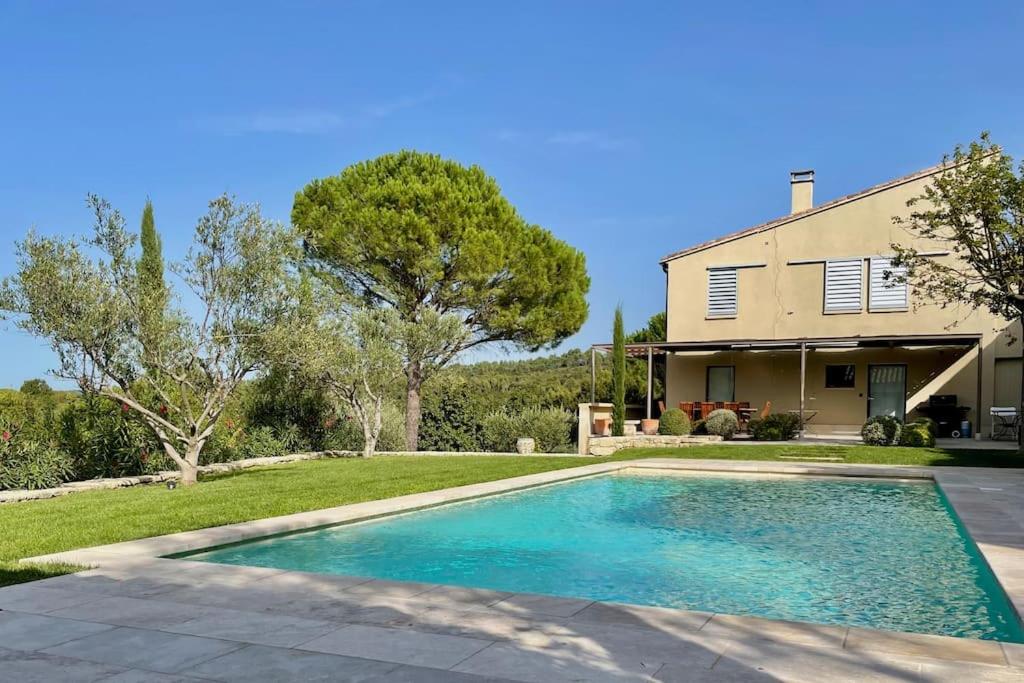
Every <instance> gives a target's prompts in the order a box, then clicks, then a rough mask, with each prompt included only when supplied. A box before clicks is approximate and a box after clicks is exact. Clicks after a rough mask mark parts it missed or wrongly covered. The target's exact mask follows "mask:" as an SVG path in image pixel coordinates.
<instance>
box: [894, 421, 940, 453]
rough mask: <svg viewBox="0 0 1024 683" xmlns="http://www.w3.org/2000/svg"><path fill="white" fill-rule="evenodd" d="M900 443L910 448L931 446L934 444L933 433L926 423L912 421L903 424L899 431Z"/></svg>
mask: <svg viewBox="0 0 1024 683" xmlns="http://www.w3.org/2000/svg"><path fill="white" fill-rule="evenodd" d="M900 445H901V446H910V447H911V448H931V447H932V446H934V445H935V435H933V434H932V432H931V430H929V429H928V425H926V424H924V423H921V422H912V423H910V424H908V425H904V426H903V430H902V431H901V432H900Z"/></svg>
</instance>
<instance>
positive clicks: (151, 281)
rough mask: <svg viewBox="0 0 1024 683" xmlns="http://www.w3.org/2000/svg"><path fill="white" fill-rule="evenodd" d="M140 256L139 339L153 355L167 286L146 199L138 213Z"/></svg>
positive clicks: (162, 258) (164, 309)
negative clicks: (143, 206) (140, 211)
mask: <svg viewBox="0 0 1024 683" xmlns="http://www.w3.org/2000/svg"><path fill="white" fill-rule="evenodd" d="M139 241H140V242H141V244H142V256H141V257H140V258H139V261H138V264H137V265H136V274H137V276H138V281H139V303H140V304H141V306H140V320H139V340H140V341H141V342H142V346H143V348H144V349H146V351H147V353H154V352H155V350H156V348H157V345H158V343H159V341H160V335H161V333H162V328H163V323H164V316H165V314H166V309H167V298H168V293H167V285H166V284H165V283H164V257H163V253H162V246H161V244H160V235H159V234H158V233H157V231H156V224H155V223H154V221H153V203H152V202H151V201H149V200H148V199H147V200H146V207H145V208H144V209H143V210H142V229H141V235H140V240H139Z"/></svg>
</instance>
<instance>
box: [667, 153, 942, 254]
mask: <svg viewBox="0 0 1024 683" xmlns="http://www.w3.org/2000/svg"><path fill="white" fill-rule="evenodd" d="M947 166H948V164H946V163H941V164H936V165H935V166H929V167H928V168H926V169H924V170H921V171H917V172H915V173H911V174H910V175H905V176H903V177H901V178H896V179H894V180H889V181H887V182H884V183H881V184H879V185H875V186H873V187H869V188H868V189H866V190H861V191H860V192H855V193H854V194H848V195H846V196H845V197H840V198H839V199H833V200H832V201H830V202H825V203H824V204H819V205H818V206H814V207H811V208H810V209H807V210H806V211H800V212H799V213H794V214H790V215H788V216H783V217H781V218H776V219H774V220H770V221H768V222H767V223H761V224H760V225H755V226H753V227H750V228H744V229H743V230H738V231H736V232H732V233H729V234H728V235H725V236H723V237H718V238H716V239H713V240H709V241H707V242H702V243H700V244H697V245H695V246H692V247H688V248H686V249H683V250H681V251H676V252H673V253H671V254H669V255H667V256H665V257H664V258H662V259H661V261H659V263H661V264H665V263H668V262H669V261H672V260H674V259H677V258H680V257H682V256H687V255H689V254H693V253H696V252H698V251H703V250H705V249H709V248H710V247H714V246H718V245H719V244H725V243H726V242H732V241H733V240H737V239H739V238H741V237H746V236H747V235H756V234H757V233H759V232H764V231H766V230H773V229H775V228H777V227H779V226H781V225H786V224H787V223H792V222H793V221H798V220H800V219H801V218H806V217H807V216H813V215H814V214H817V213H821V212H822V211H828V210H829V209H834V208H835V207H837V206H841V205H843V204H847V203H849V202H852V201H855V200H857V199H861V198H863V197H867V196H868V195H872V194H875V193H876V192H882V191H884V190H888V189H890V188H893V187H897V186H899V185H903V184H905V183H910V182H913V181H915V180H919V179H921V178H924V177H927V176H930V175H933V174H935V173H938V172H939V171H941V170H942V169H944V168H946V167H947Z"/></svg>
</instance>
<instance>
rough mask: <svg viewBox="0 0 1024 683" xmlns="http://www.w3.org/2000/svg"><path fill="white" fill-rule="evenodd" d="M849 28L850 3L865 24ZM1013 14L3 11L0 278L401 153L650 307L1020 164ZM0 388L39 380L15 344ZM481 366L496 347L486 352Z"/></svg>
mask: <svg viewBox="0 0 1024 683" xmlns="http://www.w3.org/2000/svg"><path fill="white" fill-rule="evenodd" d="M865 6H866V7H865ZM1022 31H1024V4H1022V3H1020V2H1019V1H1016V2H976V3H964V2H947V3H942V2H934V1H932V2H876V3H854V4H849V3H834V2H821V3H816V4H815V3H810V2H792V3H785V2H771V3H769V2H750V3H731V2H701V3H690V2H685V3H684V2H593V1H589V2H509V3H497V2H469V1H466V2H440V1H439V2H430V3H427V2H407V3H404V2H385V1H380V2H287V3H286V2H275V3H271V2H253V1H250V2H201V3H200V2H173V3H147V2H123V3H122V2H95V3H88V4H87V3H73V2H56V1H53V2H48V1H34V2H11V1H10V0H7V1H5V2H3V3H2V6H0V63H2V64H3V68H0V131H2V132H0V141H2V142H0V149H2V153H0V162H2V163H0V229H2V233H0V234H2V240H3V244H4V248H3V249H2V250H0V274H9V273H10V272H11V271H12V269H13V257H12V247H13V242H14V241H15V240H16V239H18V238H19V237H20V236H21V235H23V234H24V233H25V232H26V230H28V228H30V227H31V226H36V227H37V228H38V229H39V230H40V231H42V232H45V233H66V234H72V233H83V232H85V231H86V230H88V228H89V215H88V213H87V211H86V209H85V207H84V203H83V200H84V197H85V195H86V193H87V192H96V193H98V194H101V195H103V196H105V197H107V198H108V199H110V200H111V201H112V202H113V203H114V204H115V205H116V206H118V207H120V208H121V209H122V210H123V211H124V212H125V213H126V215H128V216H129V217H130V218H131V220H132V221H135V220H137V217H138V215H139V213H140V212H141V207H142V204H143V202H144V201H145V198H146V196H147V195H148V196H149V197H151V198H152V200H153V203H154V205H155V209H156V219H157V226H158V228H159V229H160V230H161V232H162V233H163V236H164V243H165V250H166V252H167V256H168V257H169V258H178V257H180V255H181V254H182V252H183V250H184V246H185V244H186V240H187V239H188V236H189V234H190V232H191V229H192V226H193V225H194V221H195V219H196V217H198V216H199V215H200V214H202V213H203V211H204V210H205V202H206V201H207V200H208V199H210V198H212V197H214V196H216V195H217V194H219V193H221V192H224V191H229V192H232V193H235V194H237V195H238V197H239V198H241V199H244V200H247V201H258V202H260V203H261V204H262V205H263V207H264V209H265V212H266V213H267V214H268V215H270V216H272V217H275V218H278V219H281V220H287V219H288V215H289V211H290V208H291V201H292V197H293V195H294V192H295V191H296V190H297V189H299V188H301V187H302V186H303V185H304V184H305V183H306V182H308V181H309V180H310V179H312V178H315V177H319V176H324V175H329V174H334V173H337V172H339V171H340V170H341V169H342V168H343V167H344V166H346V165H347V164H350V163H352V162H355V161H358V160H361V159H366V158H369V157H373V156H376V155H378V154H381V153H384V152H389V151H393V150H398V149H401V148H415V149H419V150H424V151H432V152H438V153H440V154H442V155H445V156H447V157H451V158H454V159H458V160H459V161H461V162H463V163H467V164H469V163H475V164H480V165H481V166H483V167H484V168H485V169H486V170H487V171H488V172H489V173H490V174H491V175H493V176H494V177H495V178H496V179H497V180H498V182H499V183H500V184H501V186H502V187H503V188H504V191H505V193H506V194H507V196H508V197H509V198H510V199H511V200H512V201H513V203H514V204H515V205H516V206H517V207H518V208H519V210H520V211H521V212H522V214H523V215H524V216H525V217H526V218H527V219H528V220H530V221H532V222H535V223H539V224H541V225H544V226H545V227H547V228H550V229H551V230H552V231H554V233H555V234H556V235H558V236H559V237H561V238H562V239H564V240H567V241H568V242H570V243H572V244H574V245H576V246H577V247H579V248H581V249H582V250H583V251H584V252H585V253H586V255H587V261H588V266H589V270H590V274H591V276H592V278H593V287H592V289H591V295H590V306H591V315H590V320H589V321H588V322H587V324H586V325H585V326H584V328H583V330H582V331H581V332H580V333H579V334H578V335H577V336H575V337H573V338H572V339H570V340H569V341H568V342H567V343H566V344H565V345H564V346H563V348H571V347H572V346H587V345H589V344H590V343H592V342H596V341H605V340H607V338H608V337H609V336H610V329H611V315H612V309H613V307H614V306H615V304H616V303H617V302H620V301H621V302H622V304H623V306H624V308H625V315H626V323H627V327H636V326H639V325H641V324H642V323H643V321H644V320H645V319H646V318H647V316H649V315H650V314H652V313H654V312H656V311H658V310H660V309H661V308H662V307H663V305H664V276H663V274H662V272H661V269H660V268H659V266H658V263H657V261H658V259H659V257H660V256H662V255H663V254H665V253H667V252H670V251H673V250H675V249H679V248H681V247H684V246H686V245H689V244H692V243H695V242H699V241H701V240H704V239H707V238H709V237H712V236H715V235H718V234H721V233H724V232H727V231H731V230H735V229H738V228H742V227H745V226H747V225H750V224H753V223H757V222H760V221H762V220H765V219H768V218H772V217H775V216H778V215H782V214H785V213H786V212H787V211H788V208H789V206H788V202H789V188H788V172H789V171H790V170H791V169H796V168H814V169H816V170H817V173H818V175H817V186H816V190H815V195H816V201H823V200H826V199H829V198H832V197H836V196H839V195H843V194H847V193H849V192H853V191H856V190H858V189H861V188H864V187H867V186H869V185H872V184H874V183H877V182H881V181H884V180H886V179H888V178H891V177H895V176H898V175H901V174H904V173H908V172H911V171H914V170H916V169H919V168H923V167H925V166H928V165H931V164H933V163H935V162H937V161H938V160H939V159H940V158H941V156H942V154H943V153H944V152H946V151H948V150H950V149H951V148H952V146H953V144H954V143H956V142H967V141H970V140H971V139H972V138H973V137H975V136H976V135H977V134H978V133H979V132H980V131H982V130H986V129H987V130H990V131H991V132H992V134H993V137H994V139H995V140H996V141H997V142H1000V143H1002V144H1003V145H1004V146H1005V147H1006V148H1007V149H1008V150H1009V151H1010V152H1011V153H1013V154H1015V156H1017V157H1018V158H1019V157H1020V156H1021V153H1022V152H1024V128H1022V126H1021V122H1022V121H1024V114H1022V112H1024V107H1022V104H1024V77H1022V72H1021V52H1020V36H1021V34H1022ZM0 327H2V329H0V344H2V349H3V358H4V360H5V362H4V363H3V364H2V365H0V386H10V385H14V386H17V385H18V384H20V382H21V381H22V380H24V379H26V378H29V377H34V376H41V375H43V373H44V372H45V371H46V370H47V369H48V368H50V367H51V365H52V361H53V358H52V355H51V353H50V352H49V350H48V348H47V347H46V345H45V343H43V342H41V341H39V340H35V339H32V338H29V337H26V336H25V335H23V334H22V333H20V332H18V331H16V330H14V329H13V326H12V325H10V323H5V324H3V325H2V326H0ZM492 353H494V352H492Z"/></svg>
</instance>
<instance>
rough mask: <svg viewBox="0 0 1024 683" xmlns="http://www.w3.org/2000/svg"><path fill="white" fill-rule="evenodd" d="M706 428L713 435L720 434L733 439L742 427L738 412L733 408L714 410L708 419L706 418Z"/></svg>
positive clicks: (724, 437)
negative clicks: (737, 415)
mask: <svg viewBox="0 0 1024 683" xmlns="http://www.w3.org/2000/svg"><path fill="white" fill-rule="evenodd" d="M704 428H705V429H707V431H708V434H711V435H712V436H720V437H722V438H723V439H731V438H732V437H733V434H735V433H736V431H737V430H739V428H740V420H739V418H738V417H736V413H734V412H732V411H731V410H725V409H724V408H723V409H720V410H712V411H711V414H710V415H708V417H707V419H706V420H704Z"/></svg>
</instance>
